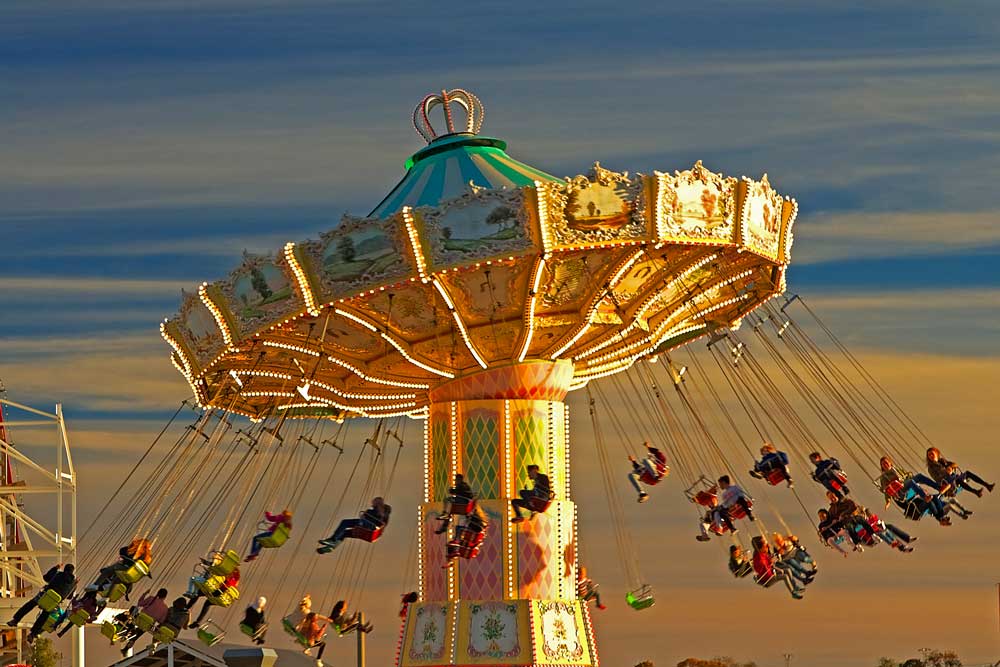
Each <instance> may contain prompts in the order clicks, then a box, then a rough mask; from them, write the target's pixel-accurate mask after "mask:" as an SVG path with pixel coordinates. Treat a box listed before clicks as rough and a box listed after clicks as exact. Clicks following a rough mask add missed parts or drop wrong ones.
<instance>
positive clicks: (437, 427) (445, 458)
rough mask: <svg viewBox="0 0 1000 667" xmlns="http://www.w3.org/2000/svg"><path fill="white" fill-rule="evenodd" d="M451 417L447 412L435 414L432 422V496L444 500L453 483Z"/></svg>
mask: <svg viewBox="0 0 1000 667" xmlns="http://www.w3.org/2000/svg"><path fill="white" fill-rule="evenodd" d="M448 420H449V417H448V416H447V413H445V412H439V413H436V414H435V415H434V418H433V420H432V422H431V485H432V488H431V498H433V499H434V500H442V501H443V500H444V498H445V496H446V495H448V487H449V486H450V485H451V479H450V476H451V475H450V472H451V464H450V456H449V451H448V450H449V449H450V448H451V434H450V433H449V432H448Z"/></svg>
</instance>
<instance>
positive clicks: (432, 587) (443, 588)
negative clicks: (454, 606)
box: [420, 503, 448, 600]
mask: <svg viewBox="0 0 1000 667" xmlns="http://www.w3.org/2000/svg"><path fill="white" fill-rule="evenodd" d="M441 510H442V506H441V505H440V504H439V503H438V504H435V503H427V504H424V505H422V506H421V516H422V517H423V523H422V525H421V526H420V530H421V531H423V538H424V539H423V560H422V567H423V569H424V599H425V600H447V599H448V575H447V571H446V570H445V569H444V564H445V553H446V548H447V547H446V544H447V542H448V536H447V535H444V534H442V535H435V534H434V531H436V530H437V529H438V528H439V527H440V526H441V524H440V523H439V522H438V521H437V517H438V515H439V513H440V512H441Z"/></svg>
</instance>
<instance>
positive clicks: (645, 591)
mask: <svg viewBox="0 0 1000 667" xmlns="http://www.w3.org/2000/svg"><path fill="white" fill-rule="evenodd" d="M625 602H627V603H628V606H630V607H632V609H635V610H636V611H642V610H643V609H649V608H650V607H652V606H653V605H654V604H656V598H654V597H653V588H652V586H649V585H648V584H646V585H643V586H641V587H639V588H637V589H636V590H634V591H629V592H628V593H626V595H625Z"/></svg>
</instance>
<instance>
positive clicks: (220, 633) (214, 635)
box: [198, 621, 226, 646]
mask: <svg viewBox="0 0 1000 667" xmlns="http://www.w3.org/2000/svg"><path fill="white" fill-rule="evenodd" d="M225 636H226V632H225V630H223V629H222V628H221V627H219V626H218V625H217V624H215V623H213V622H212V621H206V622H205V623H202V624H201V626H200V627H199V628H198V641H200V642H201V643H202V644H204V645H205V646H215V645H216V644H218V643H219V642H221V641H222V638H223V637H225Z"/></svg>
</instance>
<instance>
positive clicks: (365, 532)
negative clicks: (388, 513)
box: [346, 526, 383, 542]
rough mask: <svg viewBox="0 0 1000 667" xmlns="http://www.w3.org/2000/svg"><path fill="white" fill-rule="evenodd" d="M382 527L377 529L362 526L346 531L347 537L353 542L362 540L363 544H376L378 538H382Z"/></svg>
mask: <svg viewBox="0 0 1000 667" xmlns="http://www.w3.org/2000/svg"><path fill="white" fill-rule="evenodd" d="M382 529H383V526H378V527H377V528H374V529H373V528H365V527H364V526H355V527H354V528H351V529H350V530H348V531H347V535H346V536H347V537H350V538H352V539H355V540H362V541H364V542H376V541H378V538H379V537H381V536H382Z"/></svg>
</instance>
